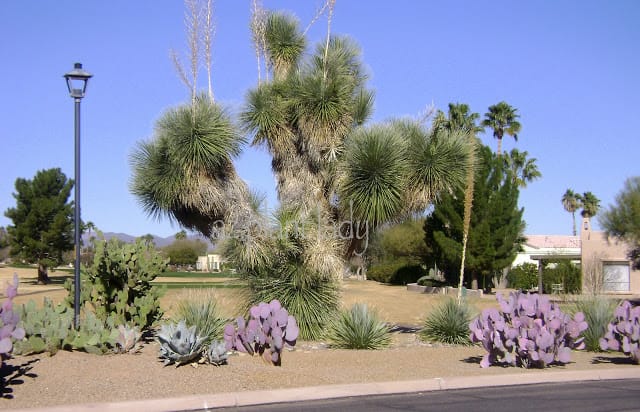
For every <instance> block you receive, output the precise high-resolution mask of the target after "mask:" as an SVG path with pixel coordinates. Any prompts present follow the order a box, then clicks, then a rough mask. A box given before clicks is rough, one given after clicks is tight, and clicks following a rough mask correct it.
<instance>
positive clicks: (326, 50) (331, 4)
mask: <svg viewBox="0 0 640 412" xmlns="http://www.w3.org/2000/svg"><path fill="white" fill-rule="evenodd" d="M335 5H336V0H327V7H328V8H329V12H328V14H327V43H326V45H325V48H324V73H323V77H324V79H325V80H326V79H327V54H328V53H329V39H330V38H331V19H332V18H333V8H334V7H335Z"/></svg>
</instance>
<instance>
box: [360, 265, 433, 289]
mask: <svg viewBox="0 0 640 412" xmlns="http://www.w3.org/2000/svg"><path fill="white" fill-rule="evenodd" d="M424 275H426V271H425V269H424V268H423V267H422V266H421V265H420V264H417V263H416V262H414V261H411V260H407V259H397V260H387V261H382V262H379V263H375V264H372V265H371V267H369V269H368V270H367V279H370V280H375V281H377V282H381V283H389V284H391V285H406V284H408V283H415V282H417V280H418V279H419V278H421V277H423V276H424Z"/></svg>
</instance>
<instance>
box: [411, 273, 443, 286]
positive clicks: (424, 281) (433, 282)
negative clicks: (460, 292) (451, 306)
mask: <svg viewBox="0 0 640 412" xmlns="http://www.w3.org/2000/svg"><path fill="white" fill-rule="evenodd" d="M430 276H431V275H427V276H423V277H421V278H420V279H418V281H417V283H418V285H420V286H431V287H436V288H441V287H444V286H447V282H443V281H441V280H437V279H433V278H431V277H430Z"/></svg>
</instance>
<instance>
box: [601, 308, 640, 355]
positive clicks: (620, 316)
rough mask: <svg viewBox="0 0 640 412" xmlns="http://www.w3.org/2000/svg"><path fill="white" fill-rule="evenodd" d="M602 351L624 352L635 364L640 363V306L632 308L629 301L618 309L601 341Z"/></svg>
mask: <svg viewBox="0 0 640 412" xmlns="http://www.w3.org/2000/svg"><path fill="white" fill-rule="evenodd" d="M600 348H601V349H602V350H614V351H620V352H623V353H624V354H626V355H629V356H630V357H631V360H632V361H633V363H635V364H638V363H640V306H635V307H634V306H632V305H631V303H629V301H628V300H625V301H623V302H622V303H620V305H618V307H616V310H615V313H614V320H613V322H611V323H609V325H608V326H607V332H606V333H605V335H604V337H603V338H601V339H600Z"/></svg>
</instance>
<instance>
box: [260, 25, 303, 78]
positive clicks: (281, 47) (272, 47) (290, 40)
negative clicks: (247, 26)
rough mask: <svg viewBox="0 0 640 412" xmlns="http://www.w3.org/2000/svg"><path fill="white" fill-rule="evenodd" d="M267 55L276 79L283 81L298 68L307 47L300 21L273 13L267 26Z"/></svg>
mask: <svg viewBox="0 0 640 412" xmlns="http://www.w3.org/2000/svg"><path fill="white" fill-rule="evenodd" d="M265 43H266V49H267V54H268V57H269V60H270V62H271V66H273V70H274V75H275V77H276V79H282V78H284V77H286V76H287V74H289V73H290V71H291V69H292V68H294V67H296V65H297V64H298V61H299V59H300V57H301V56H302V52H303V51H304V49H305V47H306V40H305V37H304V36H303V35H302V33H301V32H300V30H299V27H298V20H297V19H296V18H294V17H292V16H289V15H286V14H283V13H271V14H269V15H268V16H267V21H266V26H265Z"/></svg>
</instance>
